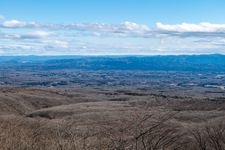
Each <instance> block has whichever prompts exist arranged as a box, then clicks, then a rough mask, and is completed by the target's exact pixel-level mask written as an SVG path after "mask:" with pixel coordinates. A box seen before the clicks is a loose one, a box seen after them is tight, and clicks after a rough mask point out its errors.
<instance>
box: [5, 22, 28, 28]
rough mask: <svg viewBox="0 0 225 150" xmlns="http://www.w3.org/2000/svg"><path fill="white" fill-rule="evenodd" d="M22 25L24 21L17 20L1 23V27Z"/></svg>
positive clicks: (24, 24) (19, 26)
mask: <svg viewBox="0 0 225 150" xmlns="http://www.w3.org/2000/svg"><path fill="white" fill-rule="evenodd" d="M24 26H26V23H25V22H22V21H19V20H9V21H5V22H4V23H3V27H7V28H21V27H24Z"/></svg>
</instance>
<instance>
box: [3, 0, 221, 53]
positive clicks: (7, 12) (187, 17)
mask: <svg viewBox="0 0 225 150" xmlns="http://www.w3.org/2000/svg"><path fill="white" fill-rule="evenodd" d="M224 8H225V1H224V0H0V55H181V54H211V53H217V54H218V53H219V54H225V18H224V14H225V9H224Z"/></svg>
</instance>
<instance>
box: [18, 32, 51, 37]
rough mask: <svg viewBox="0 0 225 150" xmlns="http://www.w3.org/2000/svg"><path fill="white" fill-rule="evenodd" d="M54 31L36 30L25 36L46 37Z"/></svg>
mask: <svg viewBox="0 0 225 150" xmlns="http://www.w3.org/2000/svg"><path fill="white" fill-rule="evenodd" d="M52 34H53V33H52V32H46V31H34V32H31V33H28V34H25V35H23V36H22V37H24V38H46V37H49V36H50V35H52Z"/></svg>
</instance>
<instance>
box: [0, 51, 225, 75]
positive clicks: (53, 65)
mask: <svg viewBox="0 0 225 150" xmlns="http://www.w3.org/2000/svg"><path fill="white" fill-rule="evenodd" d="M0 65H1V66H2V68H11V69H19V70H20V69H22V70H23V69H31V70H32V69H37V70H58V69H81V70H153V71H155V70H162V71H218V72H221V71H225V55H217V54H213V55H180V56H173V55H168V56H1V57H0Z"/></svg>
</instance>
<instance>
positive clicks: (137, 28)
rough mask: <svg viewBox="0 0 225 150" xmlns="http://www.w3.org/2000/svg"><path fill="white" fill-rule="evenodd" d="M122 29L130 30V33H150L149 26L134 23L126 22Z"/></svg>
mask: <svg viewBox="0 0 225 150" xmlns="http://www.w3.org/2000/svg"><path fill="white" fill-rule="evenodd" d="M120 26H121V29H124V30H128V31H134V32H149V31H150V28H149V27H148V26H147V25H142V24H137V23H134V22H129V21H126V22H124V23H122V24H121V25H120Z"/></svg>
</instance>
